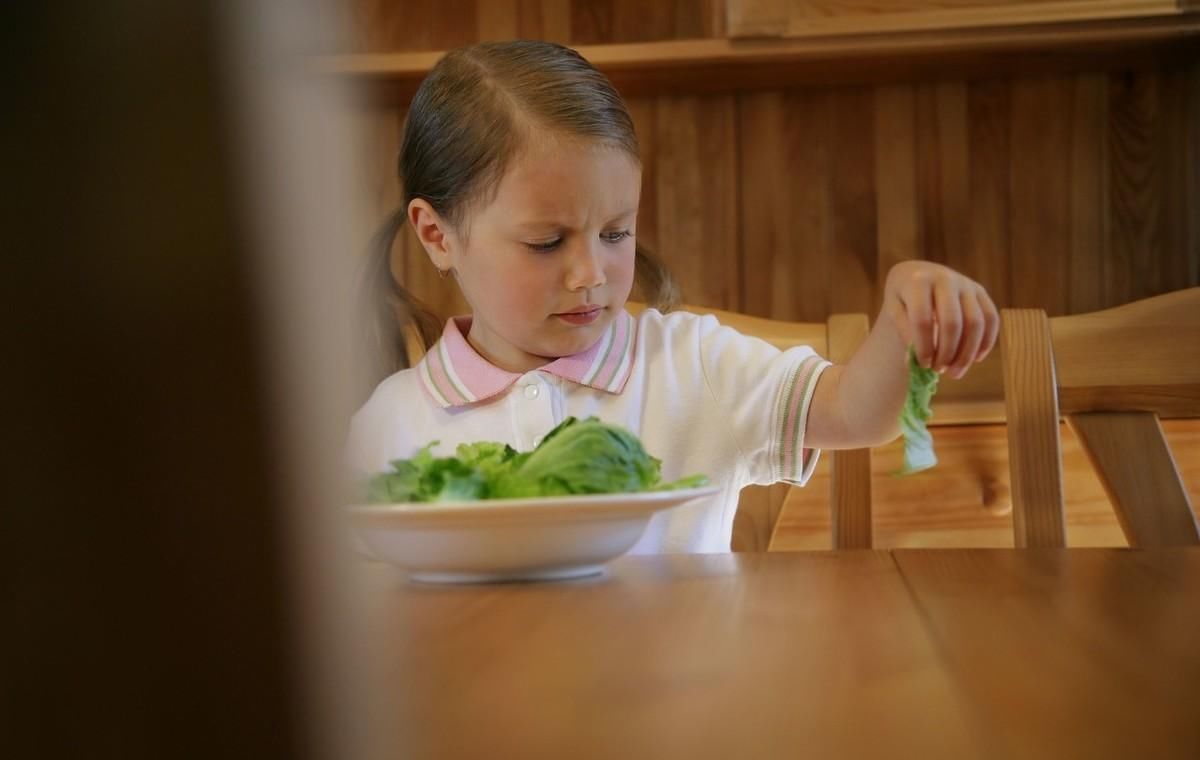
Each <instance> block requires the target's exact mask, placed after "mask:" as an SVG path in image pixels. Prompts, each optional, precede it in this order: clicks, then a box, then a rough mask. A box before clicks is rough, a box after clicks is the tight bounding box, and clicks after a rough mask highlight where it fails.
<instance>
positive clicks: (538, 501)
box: [348, 485, 721, 518]
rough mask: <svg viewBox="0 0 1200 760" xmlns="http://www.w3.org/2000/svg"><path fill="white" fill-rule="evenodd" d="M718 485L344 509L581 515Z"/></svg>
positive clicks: (370, 513) (710, 491) (669, 501)
mask: <svg viewBox="0 0 1200 760" xmlns="http://www.w3.org/2000/svg"><path fill="white" fill-rule="evenodd" d="M720 490H721V488H720V487H719V486H715V485H707V486H699V487H696V488H679V489H672V490H667V491H626V492H622V493H601V494H583V495H574V494H568V495H563V496H536V497H531V498H524V499H478V500H474V501H435V502H407V503H406V502H397V503H391V504H351V505H350V506H349V507H348V509H349V511H350V513H351V514H352V515H354V516H356V517H376V518H379V517H392V516H409V517H418V516H430V517H436V516H447V517H448V516H451V515H455V516H467V515H474V514H481V515H499V514H500V513H507V514H513V513H531V512H532V513H537V512H550V511H557V510H569V511H571V512H576V513H579V514H578V516H580V517H583V516H585V515H587V514H591V513H607V512H611V511H612V508H613V507H615V506H627V507H632V508H634V509H635V510H636V511H643V510H645V509H648V508H650V509H659V508H665V507H666V506H675V505H677V504H682V503H684V502H687V501H692V500H693V499H700V498H705V497H708V496H712V495H714V494H716V493H718V492H719V491H720Z"/></svg>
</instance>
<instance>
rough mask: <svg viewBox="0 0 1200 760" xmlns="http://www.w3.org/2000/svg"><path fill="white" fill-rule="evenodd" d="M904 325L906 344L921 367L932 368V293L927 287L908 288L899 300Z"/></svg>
mask: <svg viewBox="0 0 1200 760" xmlns="http://www.w3.org/2000/svg"><path fill="white" fill-rule="evenodd" d="M901 301H902V302H903V305H904V315H905V319H904V324H907V325H908V327H909V335H908V342H909V344H910V345H911V346H912V347H913V350H914V351H916V352H917V362H918V363H919V364H920V365H921V366H922V367H931V366H933V328H934V315H933V293H932V291H931V290H930V289H929V288H928V287H920V286H917V287H912V288H908V289H907V290H906V291H905V293H904V295H903V296H902V298H901Z"/></svg>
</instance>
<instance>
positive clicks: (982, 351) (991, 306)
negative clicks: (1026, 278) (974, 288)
mask: <svg viewBox="0 0 1200 760" xmlns="http://www.w3.org/2000/svg"><path fill="white" fill-rule="evenodd" d="M976 298H977V299H978V301H979V308H980V309H981V310H982V311H983V321H984V329H983V338H982V339H981V340H980V341H979V350H978V351H976V352H975V361H977V362H981V361H983V360H984V359H985V358H987V355H988V354H989V353H991V351H992V349H993V348H995V347H996V339H997V338H999V337H1000V310H999V309H997V308H996V304H995V303H994V302H993V301H992V297H991V296H989V295H988V293H987V291H986V290H984V289H983V288H980V289H979V290H978V292H977V293H976Z"/></svg>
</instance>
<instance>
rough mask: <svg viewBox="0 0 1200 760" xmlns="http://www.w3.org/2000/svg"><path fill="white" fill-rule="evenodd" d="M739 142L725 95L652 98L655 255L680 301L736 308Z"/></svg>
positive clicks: (729, 100) (738, 303)
mask: <svg viewBox="0 0 1200 760" xmlns="http://www.w3.org/2000/svg"><path fill="white" fill-rule="evenodd" d="M736 140H737V133H736V120H735V111H734V101H733V99H732V98H730V97H725V96H718V97H715V98H695V97H678V98H673V97H662V98H659V99H658V101H657V103H656V108H655V137H654V143H655V153H654V157H653V160H654V172H655V174H656V176H657V177H658V186H657V188H656V198H655V202H656V205H657V214H658V218H657V228H658V241H657V250H656V252H657V253H658V255H659V256H660V257H661V258H662V260H663V261H664V262H666V264H667V265H668V266H669V267H670V268H671V270H672V271H673V273H674V274H675V276H676V279H677V280H678V282H679V284H680V287H681V289H682V292H683V297H684V298H685V299H687V300H690V301H693V302H695V303H700V304H705V305H710V306H714V307H717V308H723V309H733V310H737V309H739V308H740V307H741V298H740V296H741V267H740V265H739V261H738V257H737V256H736V251H737V250H738V230H739V228H740V226H741V223H740V219H739V216H738V213H739V208H738V203H737V163H736V160H735V159H736V149H735V147H734V146H735V144H736ZM731 253H732V254H733V255H731Z"/></svg>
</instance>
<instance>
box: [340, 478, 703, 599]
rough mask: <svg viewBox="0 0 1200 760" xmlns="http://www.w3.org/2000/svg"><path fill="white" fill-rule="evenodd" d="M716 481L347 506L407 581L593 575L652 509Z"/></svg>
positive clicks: (362, 533)
mask: <svg viewBox="0 0 1200 760" xmlns="http://www.w3.org/2000/svg"><path fill="white" fill-rule="evenodd" d="M717 491H718V489H717V488H716V487H713V486H707V487H704V488H688V489H682V490H678V491H650V492H647V493H623V494H597V495H590V496H554V497H543V498H537V499H495V500H487V501H461V502H438V503H431V504H373V505H364V506H354V507H351V508H350V514H351V518H352V523H353V526H354V528H355V531H356V533H357V534H358V536H359V537H360V538H361V539H362V541H363V543H364V544H365V545H366V548H367V550H368V551H369V552H370V553H371V555H372V556H374V557H375V558H376V559H379V560H382V561H384V562H388V563H391V564H394V565H397V566H399V567H401V568H403V569H404V570H406V571H407V572H408V574H409V576H410V577H411V578H413V579H414V580H420V581H427V582H433V583H472V582H479V581H502V580H550V579H560V578H577V577H580V576H585V575H593V574H595V573H599V572H601V571H602V570H603V567H604V563H605V562H607V561H609V560H611V559H613V558H615V557H619V556H620V555H622V554H624V553H625V552H627V551H629V549H630V548H632V547H633V545H634V544H636V543H637V541H638V539H639V538H641V537H642V534H643V533H644V532H645V531H646V526H647V525H648V524H649V523H650V517H651V516H652V515H653V514H654V513H655V512H660V511H662V510H664V509H669V508H671V507H675V506H679V505H681V504H684V503H686V502H689V501H692V500H694V499H700V498H703V497H705V496H711V495H713V494H715V493H716V492H717Z"/></svg>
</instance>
